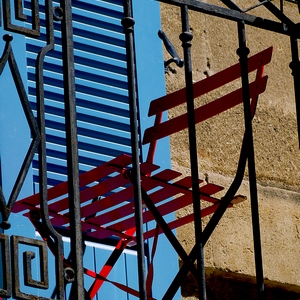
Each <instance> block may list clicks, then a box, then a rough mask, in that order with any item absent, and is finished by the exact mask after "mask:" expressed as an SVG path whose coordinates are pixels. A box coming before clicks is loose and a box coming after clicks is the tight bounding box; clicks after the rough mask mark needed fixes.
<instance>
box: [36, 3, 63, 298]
mask: <svg viewBox="0 0 300 300" xmlns="http://www.w3.org/2000/svg"><path fill="white" fill-rule="evenodd" d="M45 6H46V7H45V12H46V28H47V45H46V46H45V47H44V48H43V49H42V50H41V51H40V52H39V54H38V57H37V60H36V91H37V92H36V97H37V120H38V125H39V130H40V134H41V142H40V144H39V187H40V195H41V199H40V204H41V215H42V220H43V225H44V226H45V227H46V228H47V230H49V232H51V236H52V238H53V239H54V241H55V250H56V255H57V257H55V271H56V295H57V299H58V300H63V299H64V278H63V260H62V258H63V242H62V237H61V235H60V234H58V233H57V232H56V231H55V230H54V228H53V226H52V224H51V222H50V218H49V213H48V204H47V198H48V196H47V161H46V155H47V154H46V122H45V103H44V77H43V70H44V59H45V56H46V54H47V53H48V52H49V51H51V50H53V49H54V25H53V10H52V0H46V1H45Z"/></svg>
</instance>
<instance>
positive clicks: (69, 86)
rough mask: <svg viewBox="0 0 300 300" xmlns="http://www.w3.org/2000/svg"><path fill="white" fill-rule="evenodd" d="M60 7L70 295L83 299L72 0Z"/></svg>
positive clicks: (65, 1) (61, 4) (61, 3)
mask: <svg viewBox="0 0 300 300" xmlns="http://www.w3.org/2000/svg"><path fill="white" fill-rule="evenodd" d="M60 6H61V8H62V13H63V14H62V53H63V72H64V100H65V117H66V143H67V167H68V193H69V197H68V198H69V212H70V234H71V257H72V266H73V268H74V272H75V280H74V282H73V284H72V291H71V294H72V297H75V296H76V298H77V299H84V297H85V296H84V295H85V293H84V284H83V275H84V273H83V261H82V260H83V249H82V243H83V241H82V229H81V216H80V190H79V167H78V142H77V124H76V96H75V69H74V45H73V23H72V0H61V1H60Z"/></svg>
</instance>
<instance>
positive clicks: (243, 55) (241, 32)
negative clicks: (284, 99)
mask: <svg viewBox="0 0 300 300" xmlns="http://www.w3.org/2000/svg"><path fill="white" fill-rule="evenodd" d="M238 38H239V49H238V50H237V54H238V55H239V57H240V64H241V74H242V91H243V103H244V118H245V139H246V145H247V149H248V172H249V185H250V198H251V213H252V227H253V241H254V256H255V269H256V284H257V292H258V299H260V300H262V299H264V298H265V290H264V278H263V265H262V252H261V239H260V225H259V211H258V196H257V186H256V171H255V155H254V143H253V131H252V120H251V108H250V91H249V77H248V54H249V49H248V48H247V46H246V33H245V23H244V22H243V21H241V22H238Z"/></svg>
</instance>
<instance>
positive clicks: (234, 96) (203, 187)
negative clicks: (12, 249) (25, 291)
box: [13, 48, 272, 299]
mask: <svg viewBox="0 0 300 300" xmlns="http://www.w3.org/2000/svg"><path fill="white" fill-rule="evenodd" d="M271 55H272V48H268V49H266V50H264V51H262V52H260V53H258V54H256V55H254V56H252V57H250V58H249V60H248V70H249V73H250V72H252V71H256V77H255V79H254V81H253V82H252V83H250V85H249V89H250V97H251V99H252V102H251V108H252V114H253V115H254V112H255V107H256V103H257V99H258V95H259V94H261V93H263V92H264V91H265V88H266V83H267V76H264V77H263V70H264V66H265V65H266V64H268V63H269V62H270V60H271ZM239 77H241V72H240V64H239V63H237V64H236V65H234V66H231V67H229V68H228V69H225V70H223V71H221V72H219V73H217V74H214V75H212V76H211V77H208V78H206V79H204V80H202V81H199V82H197V83H195V84H194V95H195V97H199V96H201V95H204V94H206V93H208V92H210V91H212V90H214V89H216V88H219V87H221V86H223V85H225V84H227V83H229V82H231V81H234V80H236V79H238V78H239ZM185 99H186V97H185V89H181V90H179V91H177V92H174V93H172V94H169V95H166V96H164V97H161V98H159V99H156V100H153V101H152V102H151V104H150V107H149V116H154V115H155V116H156V118H155V122H154V125H153V126H152V127H150V128H148V129H147V130H146V131H145V133H144V139H143V144H148V143H149V144H150V147H149V152H148V157H147V160H146V162H143V163H141V165H140V171H141V184H142V196H143V200H144V202H145V204H146V205H145V207H146V206H147V208H148V209H145V210H144V213H143V222H144V223H147V222H150V221H157V222H158V223H159V224H161V218H160V217H163V216H165V215H167V214H169V213H172V212H175V211H177V210H179V209H181V208H183V207H186V206H188V205H190V204H192V191H191V190H190V188H191V177H184V178H182V177H181V175H182V174H181V173H179V172H177V171H174V170H169V169H167V170H162V171H160V170H159V166H157V165H155V164H153V160H154V153H155V148H156V142H157V140H158V139H160V138H163V137H166V136H169V135H171V134H173V133H175V132H178V131H180V130H182V129H185V128H186V127H187V115H186V114H183V115H181V116H178V117H176V118H174V119H170V120H167V121H164V122H162V114H163V112H164V111H167V110H169V109H171V108H173V107H176V106H178V105H180V104H183V103H185V101H186V100H185ZM242 102H243V98H242V89H241V88H240V89H237V90H235V91H233V92H231V93H229V94H227V95H225V96H223V97H221V98H219V99H216V100H214V101H212V102H210V103H208V104H205V105H203V106H201V107H199V108H197V109H195V120H196V123H199V122H202V121H204V120H207V119H209V118H211V117H213V116H215V115H217V114H219V113H221V112H223V111H225V110H227V109H230V108H232V107H234V106H236V105H238V104H240V103H242ZM130 165H131V156H129V155H125V154H124V155H121V156H119V157H117V158H115V159H113V160H111V161H109V162H107V163H105V164H103V165H101V166H98V167H97V168H95V169H93V170H91V171H88V172H86V173H84V174H82V175H81V176H80V187H81V192H80V201H81V203H82V204H83V205H82V208H81V217H82V231H83V233H84V236H88V237H92V238H94V239H96V240H98V241H101V240H103V239H105V238H109V237H117V238H119V242H118V243H117V246H116V248H115V251H114V253H113V254H112V256H111V257H110V259H109V261H108V262H107V264H105V265H104V266H103V268H102V270H100V272H99V273H98V274H97V273H96V272H94V271H92V270H87V269H86V270H85V271H86V274H88V275H90V276H92V277H93V278H95V280H94V283H93V284H92V286H91V287H90V289H89V291H88V294H89V296H90V298H91V299H92V298H93V297H94V296H95V295H96V293H97V292H98V290H99V288H100V287H101V285H102V284H103V282H104V281H109V280H108V279H107V276H108V274H109V272H110V271H111V269H112V268H113V265H114V263H115V262H116V260H117V259H118V257H119V256H120V255H121V253H122V251H123V250H124V249H125V248H126V247H128V246H130V245H133V244H134V243H135V235H134V234H135V218H134V209H133V205H134V204H133V201H132V200H133V188H132V184H131V181H130ZM199 189H200V195H201V197H200V200H203V201H206V203H207V205H206V206H205V208H203V209H202V210H201V217H204V216H207V215H209V214H212V213H214V212H215V210H216V209H217V207H218V206H219V204H220V203H221V201H222V199H217V198H216V197H214V194H216V193H218V192H220V191H221V190H223V187H221V186H219V185H216V184H212V183H207V182H203V181H200V182H199ZM243 200H245V198H244V197H242V196H236V197H234V198H233V199H232V201H231V204H230V205H229V207H231V206H232V205H233V204H236V203H239V202H241V201H243ZM48 201H49V205H48V208H49V215H50V217H51V223H52V224H53V225H54V226H57V227H61V226H63V227H66V228H68V224H69V213H68V183H67V182H64V183H61V184H59V185H57V186H54V187H52V188H49V190H48ZM39 203H40V199H39V194H35V195H32V196H30V197H27V198H25V199H22V200H20V201H17V202H16V204H15V206H14V208H13V212H15V213H19V212H22V211H25V210H26V211H27V210H28V209H29V212H25V214H24V215H25V216H26V217H28V218H30V220H31V221H32V223H33V225H34V226H35V228H36V229H37V230H38V231H39V232H40V234H41V236H42V237H43V239H45V240H47V241H48V240H49V239H48V237H47V233H46V232H45V231H43V227H42V224H41V222H40V220H39V217H36V216H37V214H36V213H35V212H36V211H38V210H39ZM153 210H156V212H158V213H159V216H160V217H159V218H157V217H154V215H155V214H154V213H153ZM158 219H160V220H158ZM193 219H194V216H193V214H190V215H187V216H184V217H180V218H178V219H175V220H173V221H170V222H168V223H166V224H167V229H165V228H166V227H162V226H157V227H156V228H152V229H149V230H146V231H145V232H144V238H145V239H148V238H152V237H154V239H155V242H154V245H155V246H154V248H155V247H156V242H157V236H158V234H160V233H166V231H168V230H172V229H175V228H178V227H180V226H182V225H184V224H187V223H189V222H192V221H193ZM163 222H165V221H163ZM175 244H176V243H175ZM173 246H174V247H175V248H176V249H175V250H176V251H177V252H178V254H179V256H181V257H182V256H183V257H182V258H183V259H184V258H185V257H186V253H185V252H183V250H182V248H180V246H178V247H177V246H176V245H173ZM49 248H50V249H51V244H49ZM68 264H70V262H68V261H67V259H65V265H66V266H67V265H68ZM151 268H152V266H151V267H150V268H149V270H150V273H151ZM150 283H151V276H150V277H149V288H150ZM113 284H115V285H116V286H118V287H119V288H122V289H124V290H126V291H127V292H129V293H132V294H134V295H136V296H138V292H137V291H134V290H132V289H130V288H129V287H125V286H122V285H120V284H118V283H115V282H114V283H113ZM150 298H151V297H150V296H149V299H150Z"/></svg>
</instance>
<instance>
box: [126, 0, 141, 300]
mask: <svg viewBox="0 0 300 300" xmlns="http://www.w3.org/2000/svg"><path fill="white" fill-rule="evenodd" d="M123 4H124V18H123V20H122V25H123V27H124V32H125V36H126V57H127V79H128V96H129V110H130V111H129V113H130V132H131V149H132V153H131V154H132V172H133V179H134V180H133V182H132V184H133V189H134V207H135V222H136V241H137V253H138V257H137V261H138V275H139V292H140V299H143V300H146V299H147V290H146V267H145V248H144V236H143V214H142V213H143V205H142V193H141V178H140V160H139V131H138V128H139V124H138V115H137V114H138V112H137V89H136V80H137V79H136V70H135V53H134V34H133V31H134V29H133V27H134V23H135V22H134V19H133V18H132V2H131V0H124V1H123Z"/></svg>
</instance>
